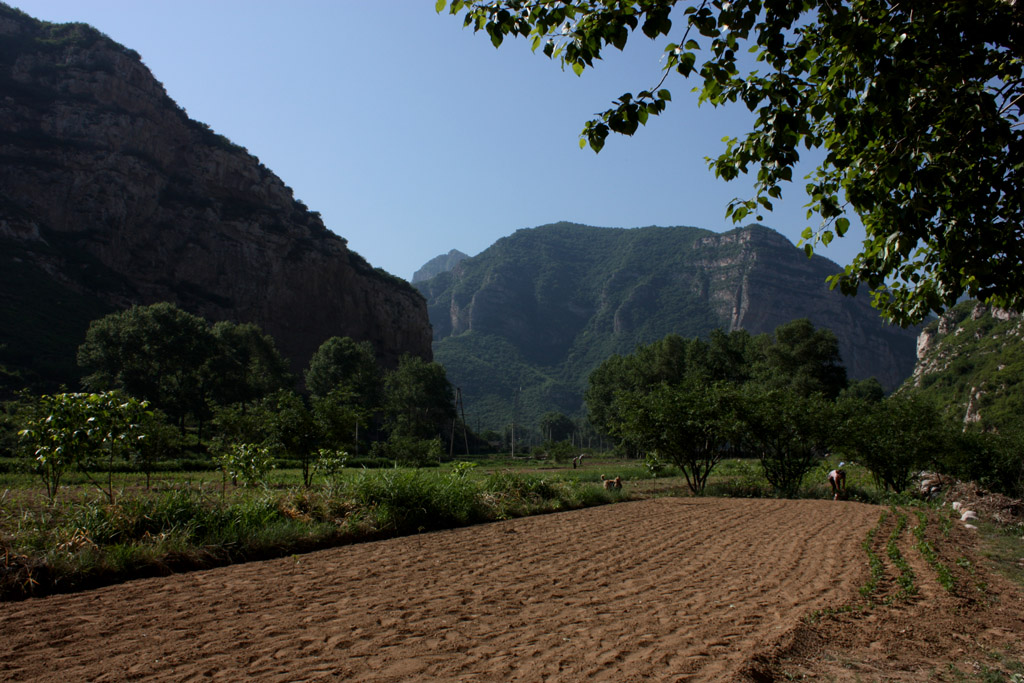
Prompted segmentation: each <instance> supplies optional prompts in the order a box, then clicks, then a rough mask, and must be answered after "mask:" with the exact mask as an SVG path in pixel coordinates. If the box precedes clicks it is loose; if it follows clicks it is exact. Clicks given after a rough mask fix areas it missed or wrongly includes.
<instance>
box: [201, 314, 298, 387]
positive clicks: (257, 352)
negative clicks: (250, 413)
mask: <svg viewBox="0 0 1024 683" xmlns="http://www.w3.org/2000/svg"><path fill="white" fill-rule="evenodd" d="M210 331H211V333H212V334H213V337H214V339H215V340H216V342H217V351H216V354H215V355H214V356H213V357H212V358H211V359H210V361H209V368H208V371H209V375H210V380H211V381H210V393H211V396H212V398H213V400H214V401H215V402H216V403H218V404H220V405H227V404H230V403H251V402H253V401H256V400H258V399H260V398H263V397H264V396H268V395H270V394H272V393H274V392H275V391H278V390H280V389H287V388H289V387H290V386H291V385H292V382H293V377H292V374H291V373H290V372H289V371H288V361H287V360H285V358H284V357H282V356H281V353H280V352H279V351H278V350H277V345H276V344H275V343H274V339H273V337H271V336H270V335H268V334H265V333H264V332H263V330H261V329H260V328H259V327H258V326H257V325H254V324H252V323H242V324H239V323H234V322H230V321H227V320H223V321H220V322H218V323H216V324H214V326H213V328H212V329H211V330H210Z"/></svg>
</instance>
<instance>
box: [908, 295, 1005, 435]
mask: <svg viewBox="0 0 1024 683" xmlns="http://www.w3.org/2000/svg"><path fill="white" fill-rule="evenodd" d="M917 357H918V360H917V365H916V366H915V368H914V373H913V376H912V377H911V378H910V379H908V380H907V381H906V382H905V383H904V385H903V387H902V388H901V389H900V390H901V391H912V392H915V393H920V394H922V395H924V396H928V397H931V398H932V399H934V400H935V402H936V403H937V404H938V405H941V406H945V407H946V409H947V410H948V411H952V413H953V417H955V418H956V419H959V420H963V421H964V422H965V423H969V422H976V423H980V424H981V425H982V426H983V427H985V428H996V429H1000V428H1003V427H1009V426H1013V427H1017V426H1018V425H1019V424H1020V416H1021V414H1022V413H1024V391H1022V390H1024V318H1022V317H1021V314H1019V313H1013V312H1011V311H1005V310H1003V309H999V308H991V307H988V306H985V305H983V304H980V303H978V302H976V301H965V302H962V303H959V304H957V305H956V306H954V307H953V308H952V309H950V310H949V311H948V312H946V313H945V314H944V315H943V316H942V317H940V318H939V319H938V320H935V321H933V322H931V323H930V324H928V325H927V326H926V327H925V328H924V329H923V330H922V331H921V335H920V336H919V337H918V342H917Z"/></svg>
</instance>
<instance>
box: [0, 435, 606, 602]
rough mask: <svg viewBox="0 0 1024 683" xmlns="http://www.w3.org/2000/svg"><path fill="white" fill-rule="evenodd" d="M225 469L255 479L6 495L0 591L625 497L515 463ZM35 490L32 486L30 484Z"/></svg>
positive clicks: (246, 456)
mask: <svg viewBox="0 0 1024 683" xmlns="http://www.w3.org/2000/svg"><path fill="white" fill-rule="evenodd" d="M231 452H232V453H233V455H232V457H231V458H226V459H225V471H228V470H230V471H231V473H233V474H236V475H237V476H238V479H239V480H240V481H245V480H248V481H249V482H250V483H253V484H255V485H254V486H249V487H242V488H236V487H234V486H232V487H231V488H230V489H225V488H223V487H222V486H218V485H217V484H216V482H213V481H210V480H208V479H204V478H203V477H195V476H194V475H189V476H188V479H185V477H184V476H183V475H176V476H175V477H174V478H172V479H170V480H167V479H165V480H164V483H162V484H161V485H160V487H159V488H156V489H153V490H150V491H142V490H140V489H138V488H136V487H137V484H138V483H139V482H138V481H137V480H136V481H135V482H134V484H133V485H130V486H129V488H130V490H131V491H132V492H131V493H125V494H123V495H121V496H119V497H118V498H117V499H116V501H111V500H107V499H105V498H101V499H97V498H95V497H88V496H86V495H84V493H85V492H84V491H83V492H81V493H82V495H81V496H80V497H76V496H74V495H70V492H68V495H65V496H62V497H61V498H60V500H59V501H58V502H57V503H56V504H51V503H43V502H42V501H39V500H34V499H33V498H32V496H31V494H30V492H29V491H27V490H25V489H22V490H15V491H14V493H13V494H12V491H11V490H10V489H8V490H7V491H6V492H5V494H4V496H3V497H2V498H0V545H2V549H3V554H2V557H3V559H2V560H0V595H2V596H3V597H8V598H9V597H18V596H22V595H32V594H45V593H48V592H51V591H54V590H70V589H75V588H80V587H86V586H89V585H94V584H96V583H106V582H110V581H116V580H121V579H125V578H131V577H133V576H137V575H139V574H146V573H153V572H160V571H166V570H167V569H168V568H170V569H186V568H190V567H205V566H211V565H216V564H223V563H226V562H236V561H242V560H247V559H255V558H261V557H267V556H280V555H287V554H290V553H294V552H302V551H306V550H309V549H312V548H316V547H327V546H330V545H337V544H339V543H347V542H355V541H359V540H366V539H373V538H380V537H382V536H392V535H397V534H408V533H419V532H422V531H427V530H432V529H444V528H451V527H457V526H463V525H467V524H474V523H479V522H486V521H492V520H497V519H507V518H511V517H517V516H522V515H528V514H537V513H540V512H550V511H556V510H568V509H574V508H579V507H585V506H590V505H597V504H602V503H608V502H613V501H615V500H618V499H620V498H621V496H620V494H618V493H616V492H610V491H606V490H605V489H604V488H603V487H602V486H601V485H600V482H599V481H596V475H594V477H593V478H592V479H595V480H593V481H589V482H584V481H582V480H581V479H578V478H572V477H568V478H563V477H560V476H550V475H543V474H529V473H518V472H511V471H507V470H498V471H493V472H483V471H481V472H480V473H477V472H474V471H472V470H473V469H475V468H467V467H465V466H462V467H460V466H458V465H455V466H452V467H450V468H446V469H445V470H432V471H431V470H422V469H405V468H403V469H394V468H392V469H382V470H365V469H362V470H360V469H356V470H352V469H348V468H345V469H340V470H335V471H334V472H333V473H331V475H330V476H326V475H325V477H324V478H323V480H322V481H323V483H322V484H318V485H316V486H314V487H310V488H306V487H297V486H288V487H283V488H282V487H280V485H278V486H275V487H274V488H268V487H267V486H266V485H265V484H266V480H267V475H268V470H267V469H266V466H267V458H266V455H267V454H266V451H265V449H264V448H262V447H258V446H247V445H237V446H236V447H234V448H233V449H232V451H231ZM26 494H28V495H26Z"/></svg>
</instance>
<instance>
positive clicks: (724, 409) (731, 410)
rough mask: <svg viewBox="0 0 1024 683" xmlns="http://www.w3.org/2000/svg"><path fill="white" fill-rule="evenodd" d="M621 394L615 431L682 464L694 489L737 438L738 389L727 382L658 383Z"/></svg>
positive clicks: (703, 482) (700, 488)
mask: <svg viewBox="0 0 1024 683" xmlns="http://www.w3.org/2000/svg"><path fill="white" fill-rule="evenodd" d="M619 400H620V401H621V402H622V404H623V406H622V410H621V412H620V414H621V415H622V421H621V423H620V424H619V425H618V427H617V432H618V433H619V434H622V435H624V436H626V437H627V438H629V439H630V440H632V441H634V442H636V443H639V444H642V445H643V447H644V448H645V449H647V450H648V451H653V452H655V453H656V454H657V456H658V458H659V459H663V460H667V461H669V462H671V463H672V464H674V465H675V466H676V467H678V468H679V469H681V470H682V471H683V474H684V475H685V477H686V484H687V485H688V486H689V487H690V490H691V491H692V492H693V493H694V494H696V495H700V494H701V493H703V492H704V487H705V486H706V485H707V480H708V477H709V476H710V475H711V472H712V470H714V468H715V466H716V465H717V464H718V463H719V462H721V460H722V458H723V457H725V455H726V454H727V453H728V452H729V451H730V450H731V447H732V446H735V445H736V444H737V442H738V440H739V438H740V432H739V419H738V412H737V409H738V403H737V390H736V389H735V388H733V387H731V386H729V385H728V384H726V383H718V384H713V385H707V384H696V383H690V384H687V385H680V386H669V385H667V384H661V385H659V386H658V387H656V388H655V389H654V390H653V391H650V392H649V393H633V394H623V395H620V398H619Z"/></svg>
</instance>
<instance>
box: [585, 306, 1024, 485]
mask: <svg viewBox="0 0 1024 683" xmlns="http://www.w3.org/2000/svg"><path fill="white" fill-rule="evenodd" d="M586 399H587V408H588V410H589V419H590V422H591V423H592V424H593V425H594V426H595V427H597V428H598V429H600V430H602V431H603V432H604V433H607V434H609V435H610V436H611V437H613V438H614V439H615V440H616V442H617V447H618V448H619V450H620V451H621V452H623V453H627V454H631V455H636V456H641V457H642V456H644V455H646V454H647V453H652V452H653V453H654V454H655V455H656V456H657V457H658V458H659V459H662V460H664V461H666V462H672V463H674V464H675V465H676V466H678V467H679V468H680V469H681V470H682V471H683V472H685V473H686V476H687V477H688V478H692V479H691V481H692V483H691V487H692V490H693V491H694V492H695V493H699V492H701V491H702V490H703V489H704V487H705V484H706V481H707V478H708V476H709V474H710V473H711V471H712V470H713V469H714V467H715V466H716V465H717V463H718V461H720V460H721V459H722V458H723V457H726V456H727V455H731V456H744V457H748V458H757V459H758V460H759V462H760V464H761V468H762V471H763V475H764V477H765V478H766V479H767V481H768V482H769V483H771V485H772V486H773V488H774V490H775V492H776V493H779V494H782V495H787V496H792V495H797V493H798V491H799V490H800V488H801V483H802V480H803V478H804V477H805V476H806V475H807V473H808V472H810V470H811V469H812V468H814V466H815V464H816V463H819V462H822V461H823V460H824V459H825V458H826V456H827V454H831V458H830V460H831V461H833V462H839V461H845V462H857V463H859V464H860V465H863V466H864V467H866V468H867V469H868V470H869V471H870V472H871V475H872V476H873V477H874V479H875V485H876V487H878V488H881V489H884V490H887V491H889V490H891V491H893V492H895V493H897V494H898V493H901V492H903V491H905V490H906V489H907V488H908V487H909V486H910V485H911V483H912V480H913V477H914V476H915V474H916V473H917V472H919V471H921V470H923V469H932V470H937V471H941V472H944V473H947V474H952V475H954V476H957V477H960V478H963V479H967V480H973V481H983V482H984V483H985V485H986V486H988V487H990V489H991V490H995V491H998V492H1002V493H1006V494H1009V495H1019V494H1020V493H1021V492H1022V491H1024V488H1022V484H1024V477H1022V472H1024V457H1022V452H1021V449H1020V448H1019V447H1018V445H1019V443H1020V442H1019V439H1018V438H1015V437H1013V436H1012V435H1006V434H994V433H984V432H979V431H977V430H967V431H964V429H963V427H962V425H961V424H959V423H957V422H953V421H950V420H948V419H945V418H944V417H943V415H942V414H941V412H940V410H939V408H938V407H937V406H936V405H935V404H933V403H932V402H931V401H930V400H928V396H926V395H924V396H923V395H919V394H917V393H914V392H903V393H900V394H896V395H893V396H890V397H888V398H883V397H882V396H881V392H879V391H878V386H877V383H872V382H858V383H854V384H853V385H850V384H848V383H847V381H846V376H845V372H844V370H843V367H842V365H841V363H840V362H839V355H838V350H837V344H836V339H835V336H834V335H833V334H832V333H831V332H829V331H827V330H816V329H814V327H813V326H812V325H811V324H810V323H809V322H808V321H806V320H797V321H793V322H791V323H788V324H786V325H782V326H780V327H779V328H777V329H776V331H775V334H774V335H759V336H757V337H752V336H750V335H749V334H747V333H746V332H743V331H736V332H732V333H730V334H728V335H726V334H723V333H721V332H714V333H712V335H711V337H710V339H709V340H708V341H704V340H701V339H690V340H686V339H682V338H681V337H678V336H676V335H669V336H667V337H665V338H664V339H662V340H659V341H658V342H655V343H653V344H650V345H648V346H642V347H639V348H638V349H637V350H636V352H635V353H633V354H631V355H629V356H612V357H610V358H608V359H607V360H606V361H605V362H604V363H602V364H601V365H600V366H598V368H597V369H595V371H594V372H593V373H592V374H591V376H590V388H589V389H588V390H587V393H586Z"/></svg>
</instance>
